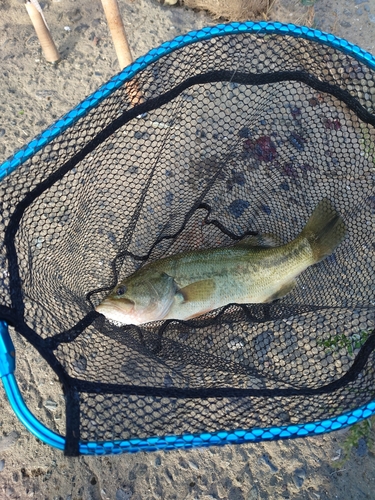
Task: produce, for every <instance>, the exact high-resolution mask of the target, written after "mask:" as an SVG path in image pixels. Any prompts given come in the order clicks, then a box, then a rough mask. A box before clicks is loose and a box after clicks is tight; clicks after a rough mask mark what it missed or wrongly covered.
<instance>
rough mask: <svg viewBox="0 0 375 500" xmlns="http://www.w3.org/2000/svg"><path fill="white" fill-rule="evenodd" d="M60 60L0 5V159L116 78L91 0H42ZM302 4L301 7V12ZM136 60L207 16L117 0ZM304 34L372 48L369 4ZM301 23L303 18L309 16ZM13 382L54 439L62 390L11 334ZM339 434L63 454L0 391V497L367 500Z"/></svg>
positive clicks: (318, 7)
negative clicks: (326, 34) (50, 61)
mask: <svg viewBox="0 0 375 500" xmlns="http://www.w3.org/2000/svg"><path fill="white" fill-rule="evenodd" d="M41 3H42V5H43V7H44V9H45V15H46V17H47V21H48V23H49V25H50V28H51V31H52V33H53V35H54V39H55V41H56V44H57V47H58V49H59V51H60V52H61V54H62V56H63V58H62V61H61V63H60V64H59V65H58V66H57V67H56V68H54V67H51V66H49V65H47V64H46V63H45V62H44V59H43V57H42V55H41V52H40V49H39V45H38V41H37V38H36V36H35V33H34V31H33V28H32V26H31V24H30V22H29V19H28V16H27V14H26V10H25V8H24V6H23V1H22V0H0V26H1V29H0V46H1V52H0V60H1V66H0V75H1V78H0V96H1V97H0V112H1V119H0V161H3V160H5V159H6V158H7V157H8V156H9V155H10V154H12V152H14V151H15V150H17V149H18V148H19V147H21V146H22V145H24V144H25V143H27V142H29V141H30V140H31V139H32V138H33V137H34V136H35V135H36V134H37V133H39V132H41V131H42V130H43V129H44V128H46V126H48V125H49V124H51V123H52V122H54V121H55V120H56V119H57V118H58V117H59V116H61V115H62V114H64V113H66V112H67V111H69V110H70V109H71V108H72V107H74V106H75V105H76V104H77V103H79V102H80V101H81V100H82V99H83V98H84V97H85V96H87V95H88V94H90V93H91V92H93V91H94V90H95V89H96V88H97V87H98V86H100V85H101V84H103V83H105V82H106V81H107V80H108V79H109V78H110V77H111V76H112V75H113V74H115V73H116V72H117V71H118V67H117V60H116V57H115V54H114V50H113V47H112V43H111V39H110V36H109V33H108V29H107V25H106V23H105V20H104V16H103V13H102V9H101V5H100V2H99V0H81V1H80V2H77V1H74V0H47V1H45V2H41ZM308 3H310V4H312V3H313V2H307V1H297V0H285V1H284V0H282V1H280V3H279V5H278V6H277V8H276V9H275V11H274V13H273V14H272V19H273V20H281V21H284V22H285V21H286V22H295V23H299V22H304V20H306V19H307V18H308V17H306V16H307V14H308V13H307V6H306V4H308ZM302 4H303V5H302ZM120 5H121V11H122V13H123V18H124V23H125V27H126V30H127V33H128V36H129V41H130V45H131V49H132V51H133V54H134V56H135V57H138V56H140V55H143V54H145V53H146V52H147V51H148V50H150V49H151V48H154V47H157V46H158V45H159V44H160V43H162V42H163V41H166V40H169V39H171V38H174V37H175V36H177V35H180V34H183V33H186V32H188V31H190V30H192V29H199V28H201V27H203V26H205V25H210V24H215V22H214V21H213V20H212V19H210V18H209V17H208V16H207V15H205V14H203V13H199V12H193V11H189V10H187V9H184V8H169V7H163V6H161V5H159V4H158V3H157V2H156V1H155V0H135V1H133V2H131V1H130V0H121V1H120ZM313 14H314V27H317V28H319V29H322V30H325V31H330V32H333V33H334V34H335V35H337V36H341V37H344V38H346V39H347V40H349V41H350V42H352V43H355V44H358V45H360V46H361V47H362V48H364V49H366V50H368V51H370V52H372V53H375V0H367V1H366V0H340V2H337V1H334V0H317V1H316V3H315V6H314V12H313ZM310 20H311V11H310ZM14 340H15V344H16V350H17V353H18V360H17V361H18V364H17V379H18V381H19V384H20V387H21V390H22V392H23V393H24V395H25V398H26V401H27V403H28V405H29V406H30V408H31V410H32V411H33V412H35V414H36V415H37V416H38V418H40V419H41V420H42V421H43V422H44V423H45V424H46V425H47V426H49V427H50V428H52V429H56V430H57V431H61V432H63V429H64V422H63V397H62V393H61V389H60V385H59V383H58V381H57V379H56V377H55V376H54V374H53V373H52V372H51V371H49V369H48V367H46V366H45V363H44V362H43V361H42V360H41V359H40V358H39V356H38V355H37V354H36V353H35V352H34V351H33V349H32V348H30V347H28V346H26V345H25V343H24V341H23V340H22V339H21V338H19V337H17V336H15V337H14ZM349 436H350V433H348V431H345V432H338V433H332V434H329V435H324V436H320V437H315V438H309V439H298V440H294V441H284V442H272V443H260V444H256V445H243V446H226V447H224V448H211V449H195V450H190V451H172V452H160V453H159V452H158V453H148V454H145V453H139V454H136V455H132V456H129V455H122V456H114V457H80V458H77V459H71V458H65V457H64V456H63V455H62V453H61V452H59V451H56V450H54V449H52V448H50V447H48V446H46V445H44V444H42V443H41V442H39V441H38V440H37V439H36V438H34V436H32V435H31V434H30V433H29V432H28V431H27V430H26V429H25V428H24V427H23V426H22V424H21V423H20V422H19V421H18V419H17V418H16V417H15V415H14V414H13V412H12V410H11V408H10V405H9V404H8V401H7V400H6V396H5V393H4V390H3V388H2V386H1V387H0V498H1V499H8V498H12V499H13V498H18V499H24V498H35V499H56V500H60V499H63V500H73V499H75V500H78V499H84V500H89V499H90V500H100V499H102V500H105V499H113V500H125V499H130V498H131V499H139V500H140V499H150V500H151V499H157V498H160V499H185V498H186V499H204V500H208V499H211V500H213V499H231V500H232V499H233V500H257V499H270V500H274V499H275V500H279V499H283V498H286V499H288V498H289V499H293V500H300V499H301V500H302V499H311V500H316V499H330V500H331V499H340V500H350V499H353V500H362V499H374V498H375V455H374V453H373V452H372V451H371V450H370V449H369V447H368V446H367V444H366V443H365V441H364V440H361V441H360V442H359V445H358V446H354V447H353V449H352V450H351V454H350V456H349V457H348V459H347V460H346V461H344V462H342V461H341V458H342V456H343V454H344V448H345V443H347V442H348V437H349Z"/></svg>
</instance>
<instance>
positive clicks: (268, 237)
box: [235, 233, 282, 248]
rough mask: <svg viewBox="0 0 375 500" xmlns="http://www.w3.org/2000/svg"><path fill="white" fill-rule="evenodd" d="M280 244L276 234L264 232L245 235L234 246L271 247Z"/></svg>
mask: <svg viewBox="0 0 375 500" xmlns="http://www.w3.org/2000/svg"><path fill="white" fill-rule="evenodd" d="M280 245H282V241H280V240H279V239H278V237H277V236H275V235H273V234H271V233H266V234H257V235H251V236H245V237H244V238H242V240H240V241H238V242H237V243H236V244H235V246H236V247H244V248H248V247H263V248H272V247H277V246H280Z"/></svg>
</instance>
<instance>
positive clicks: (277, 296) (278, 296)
mask: <svg viewBox="0 0 375 500" xmlns="http://www.w3.org/2000/svg"><path fill="white" fill-rule="evenodd" d="M296 284H297V282H296V280H292V281H288V283H285V285H283V286H282V287H281V288H279V290H278V291H277V292H275V293H274V294H272V295H271V296H270V297H268V299H267V300H266V301H265V302H273V301H274V300H277V299H281V298H282V297H285V295H287V294H288V293H290V292H291V291H292V290H293V288H294V287H295V286H296Z"/></svg>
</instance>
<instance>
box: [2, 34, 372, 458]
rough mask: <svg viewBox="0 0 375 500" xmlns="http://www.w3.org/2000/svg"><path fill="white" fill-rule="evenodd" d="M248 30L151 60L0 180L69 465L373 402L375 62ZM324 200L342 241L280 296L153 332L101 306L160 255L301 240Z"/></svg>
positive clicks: (19, 316)
mask: <svg viewBox="0 0 375 500" xmlns="http://www.w3.org/2000/svg"><path fill="white" fill-rule="evenodd" d="M239 31H240V30H238V32H233V33H230V34H225V35H224V32H225V30H223V36H217V37H213V38H209V39H201V40H197V41H196V42H195V43H193V44H188V45H184V44H182V46H179V47H178V49H176V50H174V51H166V52H165V54H163V55H161V56H160V57H157V58H154V60H151V61H150V62H149V63H148V64H145V65H143V68H141V69H140V70H139V71H138V72H137V73H136V74H135V75H133V76H132V78H131V80H130V83H129V82H128V83H123V84H122V85H120V86H118V85H117V87H116V86H114V87H115V88H114V89H113V90H112V91H111V92H109V93H108V92H107V94H108V95H107V96H106V97H105V98H103V99H101V100H99V101H98V102H97V103H96V104H95V106H93V107H92V109H89V111H88V112H85V113H83V115H82V116H81V117H80V118H78V119H76V120H74V122H73V123H71V124H70V125H68V126H66V125H61V130H60V132H59V133H58V134H56V133H55V134H54V135H53V134H52V138H51V139H50V140H48V141H44V143H45V144H44V145H42V146H40V145H39V146H38V147H37V148H36V149H37V150H36V151H35V152H34V153H33V154H31V155H30V154H29V153H27V154H26V153H25V158H22V154H21V156H19V157H18V158H21V161H20V165H19V167H18V168H17V169H15V170H14V171H13V172H12V173H10V174H9V175H8V176H7V177H6V178H5V179H4V180H3V182H2V183H1V184H0V190H1V196H0V199H1V220H0V230H1V233H2V238H1V239H2V245H1V260H2V277H1V281H0V297H1V307H0V313H1V314H0V316H1V318H2V319H4V320H6V321H7V322H8V323H9V324H11V325H12V326H13V327H14V328H15V329H16V330H17V331H18V332H19V333H21V334H22V335H23V336H24V337H25V338H26V339H27V340H28V341H29V342H31V344H33V345H34V346H35V347H36V348H37V349H38V350H39V352H40V353H41V354H42V356H43V357H44V358H45V359H46V360H47V361H48V362H49V363H50V365H51V366H52V368H53V369H54V370H55V372H56V373H57V375H58V376H59V378H60V381H61V382H62V384H63V386H64V390H65V396H66V425H67V428H66V450H65V452H66V453H67V454H76V453H78V443H79V442H107V441H108V442H115V441H121V440H129V439H133V438H145V437H148V436H166V435H171V434H173V435H182V434H186V433H188V434H197V433H198V434H199V433H202V432H208V433H215V432H218V431H220V430H223V429H251V428H267V427H277V426H287V425H294V424H303V423H306V422H312V421H317V420H324V419H330V418H333V417H334V416H337V415H340V414H342V413H343V412H346V411H349V410H353V409H355V408H358V407H360V406H361V405H364V404H366V403H368V402H370V401H372V400H374V398H375V368H374V367H375V354H374V345H375V342H374V334H373V331H374V321H375V317H374V307H375V297H374V265H375V222H374V221H375V217H374V214H375V193H374V185H375V166H374V165H375V148H374V138H375V132H374V125H375V116H374V104H373V103H374V96H375V73H374V70H373V69H372V68H371V67H370V65H368V64H366V63H365V62H361V61H360V60H358V59H356V58H355V57H354V56H353V55H352V54H349V53H345V52H343V51H341V50H339V49H336V48H333V47H331V46H328V45H323V44H321V43H320V42H319V41H317V40H306V39H303V38H296V37H294V36H289V35H288V34H284V35H282V34H277V33H272V34H269V33H240V32H239ZM215 33H216V32H215ZM193 38H194V37H193ZM193 41H194V40H193ZM135 89H138V90H137V91H136V92H134V90H135ZM135 94H136V95H138V97H140V96H141V98H140V100H139V102H138V103H136V104H135V103H134V95H135ZM131 96H133V98H131ZM61 123H62V124H63V123H64V122H63V121H62V122H61ZM44 137H46V136H44ZM39 144H40V143H39ZM16 158H17V157H16ZM323 199H328V200H329V202H330V204H331V205H332V206H333V207H334V209H335V210H336V212H337V213H338V214H339V215H340V216H341V218H342V220H343V221H344V224H345V228H346V236H345V239H344V241H343V242H342V243H341V244H340V245H339V246H338V247H337V248H336V249H335V251H334V252H333V253H332V254H331V255H330V256H329V257H327V258H326V259H325V260H323V261H322V262H319V263H318V264H315V265H313V266H310V267H309V268H308V269H306V270H305V271H304V272H303V273H302V274H301V275H300V276H299V277H298V278H297V284H296V286H295V287H294V288H293V289H292V290H291V291H290V292H289V293H288V294H286V295H285V296H284V297H282V298H280V299H279V300H277V301H275V302H271V303H266V304H240V305H238V304H237V305H236V304H229V305H227V306H224V307H222V308H219V309H216V310H213V311H210V312H208V313H206V314H205V315H203V316H200V317H198V318H195V319H192V320H189V321H175V320H168V321H158V322H153V323H149V324H141V325H138V326H134V325H123V326H119V325H116V324H113V323H111V322H110V321H108V320H107V319H105V318H104V316H102V315H100V314H99V313H97V312H96V311H95V307H97V306H98V305H99V304H100V303H101V301H103V299H104V298H105V297H106V296H107V295H108V293H109V292H110V291H111V290H112V289H113V288H114V286H115V285H116V284H117V283H118V282H119V281H121V280H123V279H124V278H126V277H128V276H129V275H130V274H132V273H133V272H135V271H136V270H137V269H139V268H140V267H141V266H143V265H145V264H146V263H149V262H153V261H156V260H157V259H160V258H162V257H166V256H170V255H174V254H177V253H179V252H183V251H187V250H198V249H204V248H211V247H220V246H228V245H230V244H232V243H235V242H237V241H238V240H240V239H241V238H243V237H245V236H249V235H257V234H260V235H262V234H270V233H272V234H273V235H274V236H273V237H274V238H276V239H277V240H278V241H279V242H280V244H285V243H288V242H290V241H291V240H293V239H294V238H295V237H296V236H297V235H298V234H299V233H300V232H301V231H302V229H303V228H304V226H305V224H306V222H307V220H308V219H309V217H310V216H311V214H312V212H313V210H314V208H315V207H316V206H317V205H318V203H319V202H320V201H321V200H323Z"/></svg>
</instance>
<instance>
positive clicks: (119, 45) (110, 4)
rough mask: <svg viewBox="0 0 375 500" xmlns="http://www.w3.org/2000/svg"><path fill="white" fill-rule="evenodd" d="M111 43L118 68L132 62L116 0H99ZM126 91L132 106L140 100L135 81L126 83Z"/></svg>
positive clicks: (140, 96) (140, 95) (122, 67)
mask: <svg viewBox="0 0 375 500" xmlns="http://www.w3.org/2000/svg"><path fill="white" fill-rule="evenodd" d="M101 2H102V6H103V10H104V14H105V17H106V18H107V23H108V27H109V30H110V32H111V36H112V40H113V45H114V47H115V51H116V55H117V59H118V63H119V66H120V69H121V70H123V69H124V68H126V66H129V65H130V64H131V63H132V62H133V56H132V53H131V50H130V47H129V43H128V39H127V37H126V33H125V28H124V23H123V22H122V18H121V14H120V10H119V7H118V3H117V0H101ZM126 88H127V92H128V95H129V98H130V101H131V103H132V104H133V106H135V105H136V104H139V103H140V102H141V101H142V94H141V92H140V90H139V87H138V83H137V82H136V81H132V82H128V83H127V84H126Z"/></svg>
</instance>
